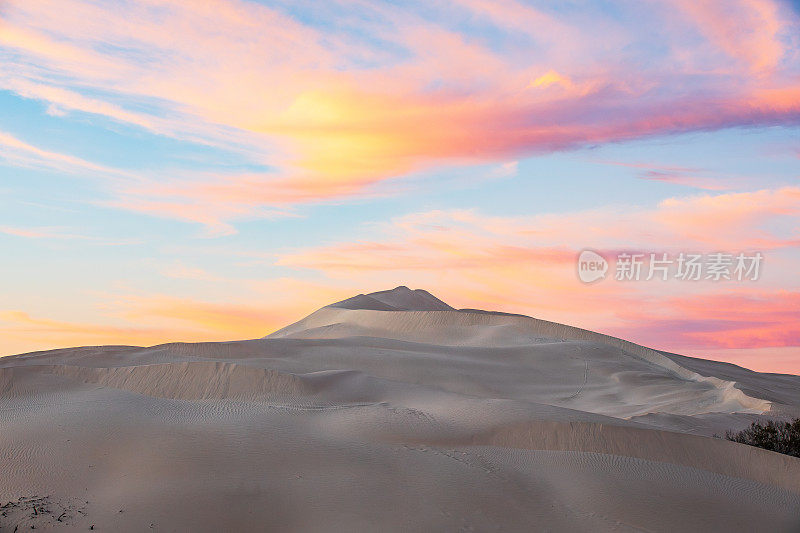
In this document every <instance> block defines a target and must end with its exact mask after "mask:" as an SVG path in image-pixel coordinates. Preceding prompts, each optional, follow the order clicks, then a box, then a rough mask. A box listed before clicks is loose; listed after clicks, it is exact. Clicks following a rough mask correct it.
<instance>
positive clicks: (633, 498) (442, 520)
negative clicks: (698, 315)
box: [0, 287, 800, 532]
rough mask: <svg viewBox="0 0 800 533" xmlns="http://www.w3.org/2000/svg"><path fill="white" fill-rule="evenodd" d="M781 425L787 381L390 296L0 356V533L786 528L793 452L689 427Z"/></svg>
mask: <svg viewBox="0 0 800 533" xmlns="http://www.w3.org/2000/svg"><path fill="white" fill-rule="evenodd" d="M798 415H800V377H797V376H778V375H769V374H759V373H756V372H752V371H749V370H746V369H742V368H739V367H735V366H733V365H727V364H723V363H714V362H710V361H703V360H698V359H692V358H688V357H683V356H678V355H674V354H666V353H662V352H658V351H656V350H651V349H649V348H646V347H642V346H638V345H635V344H633V343H629V342H626V341H623V340H620V339H615V338H612V337H608V336H605V335H601V334H598V333H594V332H590V331H586V330H581V329H578V328H573V327H569V326H565V325H562V324H556V323H552V322H547V321H543V320H537V319H533V318H530V317H524V316H520V315H509V314H504V313H492V312H486V311H479V310H456V309H453V308H452V307H450V306H449V305H447V304H446V303H444V302H442V301H441V300H439V299H438V298H436V297H434V296H433V295H431V294H430V293H428V292H426V291H421V290H416V291H412V290H410V289H407V288H405V287H398V288H397V289H393V290H391V291H382V292H379V293H373V294H369V295H358V296H356V297H353V298H350V299H348V300H344V301H342V302H337V303H335V304H332V305H330V306H328V307H325V308H322V309H320V310H319V311H317V312H315V313H312V314H311V315H309V316H308V317H306V318H305V319H303V320H301V321H299V322H297V323H295V324H292V325H290V326H287V327H286V328H283V329H281V330H279V331H277V332H274V333H272V334H270V335H268V336H266V337H264V338H263V339H254V340H248V341H236V342H223V343H196V344H186V343H172V344H165V345H160V346H154V347H149V348H139V347H125V346H108V347H83V348H73V349H65V350H53V351H47V352H36V353H32V354H23V355H17V356H13V357H6V358H2V359H0V472H2V473H3V474H2V476H0V506H4V507H0V532H2V531H6V530H8V531H14V529H15V527H19V528H22V529H30V526H31V525H36V526H37V527H51V528H61V529H63V530H81V531H83V530H88V529H89V528H90V527H91V526H94V530H99V531H142V530H151V529H152V530H164V531H223V530H224V531H238V530H241V531H251V530H259V531H261V530H280V531H459V530H462V531H535V530H550V531H756V530H760V531H797V530H800V529H799V528H800V460H798V459H796V458H792V457H788V456H783V455H779V454H775V453H772V452H768V451H765V450H760V449H756V448H751V447H748V446H744V445H740V444H736V443H733V442H729V441H726V440H723V439H717V438H711V437H710V436H709V435H711V434H712V433H715V432H716V433H722V432H724V431H725V429H727V428H736V427H742V426H744V425H747V424H749V422H750V421H751V420H754V419H757V418H759V417H763V416H780V417H788V416H798Z"/></svg>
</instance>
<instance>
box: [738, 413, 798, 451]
mask: <svg viewBox="0 0 800 533" xmlns="http://www.w3.org/2000/svg"><path fill="white" fill-rule="evenodd" d="M725 438H726V439H728V440H732V441H734V442H741V443H742V444H749V445H750V446H756V447H758V448H764V449H765V450H772V451H773V452H778V453H785V454H786V455H793V456H794V457H800V418H795V419H794V420H792V421H791V422H777V421H775V420H768V421H767V422H753V423H752V424H750V427H749V428H747V429H744V430H742V431H738V432H733V431H728V432H727V433H725Z"/></svg>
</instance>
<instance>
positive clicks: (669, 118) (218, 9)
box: [0, 0, 800, 234]
mask: <svg viewBox="0 0 800 533" xmlns="http://www.w3.org/2000/svg"><path fill="white" fill-rule="evenodd" d="M726 6H727V7H726V12H725V13H726V14H725V16H720V15H719V13H718V11H719V9H720V8H719V7H718V6H716V4H713V3H710V2H681V3H680V12H679V13H678V14H677V15H676V14H675V13H674V12H673V10H672V9H671V4H663V5H660V6H659V5H656V6H655V7H654V8H653V10H652V19H645V20H642V21H641V22H640V24H637V25H636V26H634V27H631V26H627V27H625V26H624V25H621V24H619V23H618V22H617V21H615V20H614V19H613V18H611V17H609V16H608V15H607V14H602V13H596V16H595V17H593V21H592V24H593V25H594V26H595V27H599V28H609V29H611V30H613V31H608V32H598V31H587V28H585V27H584V26H585V21H584V20H582V19H581V18H580V17H577V18H576V17H574V16H571V15H569V12H557V11H553V10H546V9H536V8H533V7H530V6H527V5H524V4H522V3H519V2H514V1H509V0H507V1H502V2H484V1H481V0H469V1H465V2H459V3H456V5H448V6H439V7H438V8H437V9H436V10H433V11H431V14H429V15H428V16H426V17H423V16H422V15H420V14H417V13H414V11H413V10H412V9H399V8H396V7H392V6H390V5H383V4H377V3H369V4H366V3H365V4H362V5H361V6H360V7H361V8H363V9H364V10H365V12H369V13H370V14H371V16H370V17H367V18H365V20H359V21H358V22H357V23H358V24H360V26H359V30H360V31H361V32H362V33H364V34H365V35H374V36H381V38H382V40H383V41H384V42H387V43H388V44H387V46H381V45H377V44H375V42H371V43H370V44H367V43H369V42H370V40H369V39H359V38H357V37H356V36H354V35H351V34H348V33H347V32H344V31H341V30H339V29H337V28H339V27H340V26H337V24H335V22H337V21H338V22H343V23H344V22H346V23H347V24H355V23H356V22H354V21H353V20H351V18H350V17H351V14H350V13H349V12H348V11H346V10H344V11H338V10H337V9H336V8H335V7H331V8H330V9H329V10H328V11H326V16H328V17H331V22H332V24H330V25H328V26H325V27H311V26H308V25H304V24H303V23H302V22H300V21H299V20H296V19H293V18H292V17H290V16H288V15H286V14H284V13H282V12H281V11H280V10H278V9H272V8H268V7H265V6H262V5H259V4H256V3H252V2H243V1H238V0H215V1H213V2H206V3H203V4H202V5H196V4H195V3H186V2H178V1H177V0H174V1H165V2H138V3H133V4H128V5H126V9H124V10H121V9H114V8H113V7H112V5H111V4H107V3H99V4H98V3H93V2H84V1H81V0H70V1H69V2H68V3H67V4H66V5H65V4H64V3H63V2H62V3H54V2H52V1H49V0H26V1H24V2H23V1H14V2H11V3H10V4H9V5H8V6H7V7H6V8H5V11H4V23H5V24H4V29H3V30H2V31H3V32H4V33H3V35H4V37H5V39H4V42H3V47H4V49H8V50H13V51H14V57H15V58H16V59H15V60H14V62H13V65H10V67H13V68H9V69H8V70H7V71H6V72H4V73H3V74H2V75H0V86H2V87H4V88H6V89H8V90H11V91H15V92H17V93H18V94H21V95H23V96H26V97H30V98H36V99H40V100H43V101H46V102H47V103H48V104H49V105H54V106H56V107H57V108H58V109H59V110H60V111H61V112H67V111H70V110H77V111H81V112H86V113H95V114H100V115H104V116H107V117H109V118H111V119H113V120H116V121H122V122H126V123H129V124H135V125H137V126H140V127H142V128H146V129H149V130H152V131H154V132H157V133H159V134H165V135H173V136H177V137H181V138H190V139H194V140H197V141H201V142H207V143H211V144H216V145H221V146H225V147H228V148H235V149H237V150H240V151H241V152H242V153H243V154H244V155H245V156H246V157H248V158H252V159H253V160H254V162H257V163H261V164H268V165H270V166H272V167H275V168H276V169H277V170H276V171H275V173H274V174H269V175H261V176H260V175H252V174H249V175H241V176H231V175H219V176H216V177H209V176H207V175H197V176H184V177H181V178H179V179H170V180H160V182H161V183H160V185H165V188H166V189H171V190H172V196H170V195H169V193H167V196H166V197H165V196H164V193H163V190H162V189H161V188H160V186H149V187H140V191H139V194H138V195H134V196H133V197H129V196H127V193H126V192H125V191H122V192H120V191H117V192H116V194H118V195H120V196H123V197H124V198H122V200H121V201H120V202H119V203H120V205H122V206H126V205H127V206H131V207H133V208H135V209H138V210H140V211H144V212H151V213H161V214H164V215H166V216H173V217H174V216H178V217H181V218H183V219H186V220H193V221H197V222H199V223H203V224H210V227H211V231H212V232H217V233H223V234H224V233H226V232H228V231H229V226H230V221H231V219H232V218H236V217H239V216H241V213H242V212H250V213H251V214H252V213H258V212H259V211H258V209H254V208H253V206H254V205H255V206H272V207H274V206H276V205H277V206H285V205H287V204H294V203H302V202H314V201H320V200H324V199H327V198H341V197H351V196H353V195H363V194H369V193H370V191H372V190H374V186H375V185H376V184H379V183H381V182H383V181H385V180H390V179H397V178H400V177H403V176H407V175H409V174H410V173H413V172H416V171H419V170H423V169H426V168H430V167H432V166H438V165H453V164H456V165H457V164H468V163H476V162H477V163H487V162H497V163H499V162H505V161H508V160H509V159H516V158H518V157H523V156H526V155H533V154H537V153H546V152H550V151H554V150H562V149H567V148H573V147H580V146H585V145H587V144H598V143H607V142H613V141H622V140H628V139H636V138H641V137H647V136H654V135H665V134H671V133H679V132H686V131H696V130H713V129H719V128H726V127H731V126H752V125H772V124H797V123H798V121H799V120H800V87H798V86H797V83H796V77H795V76H794V75H793V71H792V68H793V67H792V65H789V64H785V62H784V59H785V58H786V57H789V56H788V55H787V54H788V49H789V47H790V43H789V41H787V40H786V39H785V38H784V36H785V35H788V34H791V32H792V31H794V30H796V29H797V24H796V20H794V18H791V17H788V16H787V15H786V13H785V12H784V11H785V10H783V9H781V8H779V7H778V4H776V3H774V2H772V1H768V0H737V1H736V2H733V3H731V4H730V5H726ZM670 13H671V15H670V16H669V17H668V18H669V20H670V24H669V25H668V31H663V28H662V20H663V19H664V16H665V14H670ZM453 17H457V18H459V20H462V19H463V20H467V21H471V20H474V18H475V17H486V18H485V20H486V22H487V23H489V24H491V25H493V26H494V27H495V28H496V30H497V31H499V33H500V34H501V35H504V36H505V37H506V41H504V43H505V45H504V47H500V48H498V47H497V46H494V45H493V43H491V42H489V41H488V40H487V39H486V38H484V37H480V36H476V35H471V34H470V33H469V32H466V31H465V32H459V31H456V30H455V29H453V27H452V24H450V23H449V21H450V20H451V19H452V18H453ZM347 24H343V26H347ZM654 28H657V29H659V33H657V37H658V38H659V39H662V41H663V42H660V44H661V45H662V46H661V48H663V50H664V52H663V54H664V56H663V57H658V58H656V59H655V60H654V61H652V62H651V63H652V64H661V65H673V66H672V67H670V68H657V67H649V68H644V69H643V68H641V60H638V59H637V60H636V61H634V59H632V57H631V55H630V54H631V52H630V51H631V50H634V51H638V50H639V49H641V50H647V49H649V48H648V47H649V44H650V40H651V39H652V38H653V29H654ZM688 31H695V32H699V33H700V34H701V35H702V36H703V37H704V39H705V41H706V42H707V44H708V46H704V47H696V46H694V45H695V43H694V42H687V41H686V38H685V35H686V34H687V32H688ZM532 43H535V46H534V45H532ZM645 45H647V46H645ZM720 51H722V52H723V53H724V54H726V55H727V56H729V57H731V58H733V60H734V62H733V64H732V65H731V66H729V67H727V68H725V69H724V70H720V69H719V68H718V66H719V53H720ZM637 53H638V52H637ZM641 53H644V52H641ZM687 55H688V57H689V59H690V60H689V59H687ZM145 57H146V58H148V59H147V60H146V61H143V60H142V58H145ZM637 57H638V56H637ZM634 63H635V64H634ZM697 72H703V73H704V75H703V76H697ZM793 80H795V81H793ZM686 87H690V90H686ZM81 88H86V89H90V90H91V91H88V90H87V91H86V92H87V94H82V92H81V91H82V90H85V89H81ZM89 92H91V95H90V94H89ZM98 95H106V96H98ZM143 103H144V104H147V105H145V106H142V105H140V104H143ZM142 109H149V111H142ZM650 177H651V178H653V179H662V180H672V181H679V182H680V181H687V180H691V181H692V183H694V184H695V185H697V184H699V185H700V186H701V187H703V188H707V189H716V188H717V187H716V185H715V184H714V183H712V182H704V181H703V180H698V179H695V177H687V176H674V175H670V176H665V175H653V176H650ZM197 199H202V200H203V201H204V202H207V204H208V205H209V206H210V207H209V211H211V213H212V214H211V215H210V217H211V218H212V219H213V220H211V219H209V220H205V221H204V220H202V219H203V218H208V217H202V216H200V215H198V214H197V213H192V212H191V211H192V210H191V207H190V205H191V204H192V203H194V202H196V201H197ZM220 204H221V205H220Z"/></svg>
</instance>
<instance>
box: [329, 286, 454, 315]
mask: <svg viewBox="0 0 800 533" xmlns="http://www.w3.org/2000/svg"><path fill="white" fill-rule="evenodd" d="M327 307H336V308H341V309H362V310H371V311H454V310H455V309H454V308H453V307H451V306H449V305H448V304H446V303H445V302H443V301H442V300H440V299H439V298H437V297H436V296H434V295H433V294H431V293H429V292H428V291H426V290H424V289H409V288H408V287H406V286H405V285H400V286H398V287H395V288H394V289H389V290H384V291H377V292H371V293H368V294H358V295H356V296H353V297H352V298H347V299H346V300H342V301H340V302H336V303H333V304H330V305H329V306H327Z"/></svg>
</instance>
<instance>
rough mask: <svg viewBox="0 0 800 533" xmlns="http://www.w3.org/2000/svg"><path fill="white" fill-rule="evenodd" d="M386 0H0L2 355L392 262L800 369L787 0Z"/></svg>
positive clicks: (232, 310)
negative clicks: (682, 257) (664, 265)
mask: <svg viewBox="0 0 800 533" xmlns="http://www.w3.org/2000/svg"><path fill="white" fill-rule="evenodd" d="M400 4H402V7H401V5H400ZM400 4H398V3H393V2H385V3H384V2H359V1H342V2H338V1H337V2H324V3H323V2H305V1H301V2H283V1H277V2H268V1H263V2H262V1H256V0H209V1H204V2H195V1H188V0H130V1H127V0H120V1H104V2H96V1H92V0H58V1H55V0H5V1H2V0H0V62H1V64H2V68H0V110H2V113H0V202H2V205H3V210H2V213H0V247H1V248H0V249H2V251H3V254H2V257H3V261H2V265H1V266H0V275H2V282H0V283H2V290H0V338H1V339H2V340H0V356H4V355H11V354H15V353H21V352H26V351H33V350H41V349H49V348H57V347H67V346H77V345H94V344H132V345H151V344H157V343H162V342H169V341H205V340H232V339H242V338H254V337H260V336H263V335H266V334H268V333H270V332H272V331H274V330H275V329H278V328H280V327H283V326H285V325H287V324H289V323H290V322H292V321H294V320H297V319H299V318H301V317H303V316H304V315H306V314H308V313H310V312H312V311H314V310H315V309H317V308H318V307H320V306H323V305H326V304H329V303H331V302H333V301H336V300H339V299H343V298H346V297H349V296H352V295H354V294H357V293H360V292H371V291H376V290H381V289H388V288H392V287H394V286H397V285H408V286H410V287H420V288H425V289H427V290H429V291H430V292H432V293H433V294H435V295H436V296H438V297H439V298H441V299H443V300H445V301H446V302H447V303H449V304H451V305H453V306H455V307H469V308H480V309H491V310H500V311H508V312H513V313H523V314H526V315H531V316H534V317H537V318H543V319H547V320H553V321H557V322H564V323H568V324H572V325H575V326H579V327H582V328H587V329H592V330H595V331H600V332H603V333H608V334H611V335H615V336H619V337H623V338H626V339H629V340H632V341H634V342H638V343H642V344H645V345H647V346H651V347H654V348H657V349H663V350H668V351H674V352H677V353H681V354H685V355H690V356H691V355H696V356H702V357H705V358H710V359H717V360H725V361H730V362H732V363H735V364H740V365H743V366H746V367H748V368H752V369H754V370H760V371H766V372H787V373H800V281H798V280H800V278H799V277H798V272H800V179H799V178H800V4H798V3H797V2H796V1H794V0H731V1H728V2H716V1H711V0H680V1H675V0H673V1H662V0H652V1H647V2H622V3H620V4H619V6H618V7H616V8H614V9H613V10H610V9H607V8H605V7H604V6H603V5H601V3H599V2H586V3H577V4H575V3H558V2H556V3H545V2H522V1H515V0H491V1H490V0H453V1H441V2H407V3H400ZM583 249H592V250H597V251H598V252H600V253H603V254H604V255H606V256H608V257H613V256H614V255H616V254H618V253H620V252H625V251H634V252H641V253H644V254H649V253H659V254H660V253H669V254H676V255H677V254H680V253H682V252H685V253H700V254H712V253H716V252H725V253H731V254H737V253H755V252H760V253H762V254H763V256H764V262H763V272H762V273H761V276H760V277H759V279H757V280H750V281H736V280H725V281H719V282H717V281H712V280H708V279H701V280H700V281H697V282H684V281H680V280H676V279H670V280H669V281H660V280H649V281H644V280H643V281H638V282H622V281H617V280H615V279H613V272H611V275H610V276H609V278H608V279H606V280H603V281H602V282H599V283H594V284H584V283H582V282H581V281H580V280H579V279H578V277H577V276H576V258H577V254H578V253H579V252H580V251H581V250H583Z"/></svg>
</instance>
